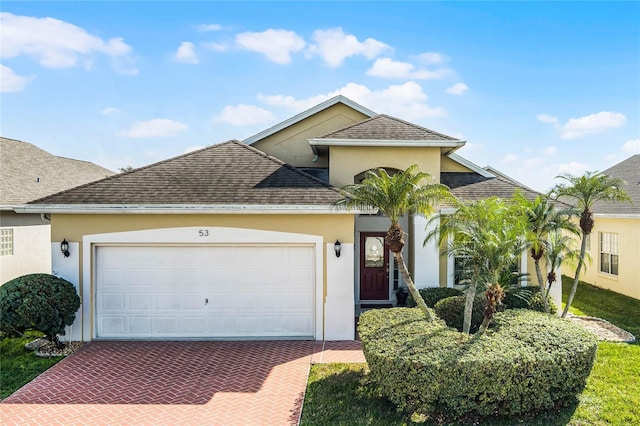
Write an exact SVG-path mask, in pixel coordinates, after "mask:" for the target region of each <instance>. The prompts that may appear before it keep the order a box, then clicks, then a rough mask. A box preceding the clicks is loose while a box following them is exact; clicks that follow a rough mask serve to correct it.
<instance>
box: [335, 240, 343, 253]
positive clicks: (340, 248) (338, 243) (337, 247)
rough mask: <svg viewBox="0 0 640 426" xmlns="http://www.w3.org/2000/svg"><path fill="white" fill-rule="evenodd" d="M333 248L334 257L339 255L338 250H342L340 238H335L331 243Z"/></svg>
mask: <svg viewBox="0 0 640 426" xmlns="http://www.w3.org/2000/svg"><path fill="white" fill-rule="evenodd" d="M333 250H335V252H336V257H340V252H341V251H342V244H341V243H340V240H336V242H335V244H334V245H333Z"/></svg>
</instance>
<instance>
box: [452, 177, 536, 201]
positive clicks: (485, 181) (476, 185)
mask: <svg viewBox="0 0 640 426" xmlns="http://www.w3.org/2000/svg"><path fill="white" fill-rule="evenodd" d="M440 183H442V184H444V185H447V186H448V187H449V188H450V189H451V193H452V194H453V195H454V196H455V197H456V198H457V199H458V200H459V201H461V202H472V201H478V200H483V199H485V198H489V197H499V198H503V199H510V198H513V195H514V194H515V192H516V191H520V192H521V193H522V194H523V195H524V196H525V198H527V199H535V198H536V197H537V196H538V195H541V194H540V193H539V192H536V191H534V190H532V189H530V188H527V187H526V186H524V185H518V184H517V183H516V182H515V181H511V180H508V179H504V178H502V177H500V176H496V177H487V176H482V175H480V174H478V173H461V172H444V173H440Z"/></svg>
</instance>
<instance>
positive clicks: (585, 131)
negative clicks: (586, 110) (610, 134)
mask: <svg viewBox="0 0 640 426" xmlns="http://www.w3.org/2000/svg"><path fill="white" fill-rule="evenodd" d="M626 119H627V118H626V117H625V116H624V114H620V113H619V112H610V111H602V112H598V113H596V114H590V115H585V116H584V117H579V118H570V119H569V121H567V123H566V124H564V125H563V126H562V133H561V136H562V139H577V138H582V137H585V136H589V135H595V134H598V133H604V132H606V131H607V130H610V129H612V128H615V127H620V126H622V125H623V124H624V123H625V121H626Z"/></svg>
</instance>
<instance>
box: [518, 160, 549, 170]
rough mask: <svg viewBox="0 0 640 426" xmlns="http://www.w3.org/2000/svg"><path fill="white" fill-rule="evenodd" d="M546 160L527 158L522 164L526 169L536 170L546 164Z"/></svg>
mask: <svg viewBox="0 0 640 426" xmlns="http://www.w3.org/2000/svg"><path fill="white" fill-rule="evenodd" d="M544 162H545V161H544V159H543V158H540V157H533V158H527V159H526V160H524V162H523V163H522V164H523V166H524V167H525V168H526V169H531V168H536V167H539V166H541V165H542V164H544Z"/></svg>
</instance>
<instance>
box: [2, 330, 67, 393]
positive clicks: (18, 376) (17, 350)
mask: <svg viewBox="0 0 640 426" xmlns="http://www.w3.org/2000/svg"><path fill="white" fill-rule="evenodd" d="M40 336H42V334H41V333H26V335H25V337H20V338H4V339H2V340H1V341H0V400H2V399H4V398H6V397H8V396H9V395H11V394H12V393H13V392H15V391H16V390H18V389H19V388H21V387H22V386H23V385H25V384H27V383H28V382H30V381H31V380H33V379H34V378H35V377H37V376H38V375H39V374H40V373H42V372H43V371H45V370H46V369H48V368H49V367H51V366H52V365H53V364H55V363H57V362H58V361H60V360H61V359H62V357H55V358H41V357H37V356H36V355H35V353H34V352H32V351H28V350H26V349H25V348H24V345H25V344H26V343H29V342H30V341H32V340H34V339H35V338H37V337H40Z"/></svg>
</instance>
